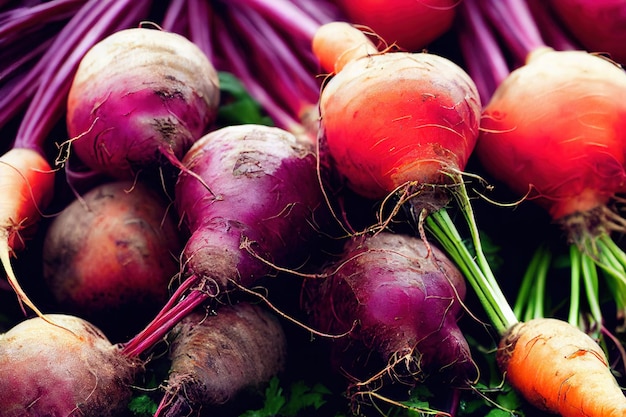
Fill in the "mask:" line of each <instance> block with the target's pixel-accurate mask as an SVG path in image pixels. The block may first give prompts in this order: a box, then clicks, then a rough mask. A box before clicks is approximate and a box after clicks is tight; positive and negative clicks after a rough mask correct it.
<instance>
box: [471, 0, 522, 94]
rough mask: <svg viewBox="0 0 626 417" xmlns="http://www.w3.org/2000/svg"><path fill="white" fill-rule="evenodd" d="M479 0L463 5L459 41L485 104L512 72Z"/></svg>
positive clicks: (472, 0)
mask: <svg viewBox="0 0 626 417" xmlns="http://www.w3.org/2000/svg"><path fill="white" fill-rule="evenodd" d="M476 1H477V0H464V1H463V2H462V3H461V4H460V5H459V16H460V18H461V19H460V24H459V44H460V46H461V53H462V54H463V58H464V61H465V64H466V67H467V70H468V73H469V74H470V76H471V77H472V79H473V80H474V83H475V84H476V87H477V88H478V92H479V93H480V98H481V102H482V103H483V106H484V105H485V104H486V103H487V102H488V101H489V99H490V98H491V95H492V94H493V92H494V91H495V89H496V88H497V87H498V86H499V85H500V83H501V82H502V81H503V80H504V79H505V78H506V77H507V76H508V75H509V73H510V72H511V71H510V68H509V64H508V62H507V61H506V58H505V57H504V54H503V53H502V50H501V48H500V46H499V45H498V42H497V40H496V39H495V37H494V34H493V32H492V29H491V28H490V27H489V25H488V24H487V22H486V20H485V17H484V15H483V14H482V13H481V11H480V9H479V8H478V4H477V3H476Z"/></svg>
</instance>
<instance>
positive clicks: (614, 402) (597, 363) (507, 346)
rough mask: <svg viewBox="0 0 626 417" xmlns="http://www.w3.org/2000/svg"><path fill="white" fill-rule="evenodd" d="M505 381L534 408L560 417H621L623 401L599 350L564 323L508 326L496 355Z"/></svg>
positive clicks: (625, 405)
mask: <svg viewBox="0 0 626 417" xmlns="http://www.w3.org/2000/svg"><path fill="white" fill-rule="evenodd" d="M497 360H498V364H499V365H500V368H501V369H502V371H503V372H504V373H505V375H506V377H507V379H508V381H509V382H510V383H511V385H512V386H513V387H515V388H516V389H517V390H518V391H519V392H520V393H521V394H522V395H523V396H524V397H525V398H526V400H527V401H529V402H530V403H531V404H533V405H534V406H536V407H538V408H540V409H542V410H545V411H549V412H552V413H558V414H560V415H561V416H562V417H594V416H597V417H611V416H614V417H617V416H620V417H623V416H625V415H626V397H625V396H624V394H623V393H622V390H621V389H620V387H619V386H618V384H617V382H616V380H615V378H614V377H613V375H612V374H611V369H610V367H609V364H608V361H607V359H606V357H605V355H604V352H603V351H602V349H601V348H600V346H599V345H598V344H597V343H596V342H595V341H594V340H593V339H592V338H591V337H589V336H588V335H587V334H586V333H584V332H582V331H581V330H580V329H579V328H578V327H575V326H573V325H571V324H569V323H567V322H565V321H562V320H557V319H552V318H538V319H533V320H529V321H526V322H521V323H518V324H516V325H514V326H512V327H511V328H510V329H509V330H508V332H507V333H506V334H505V335H504V337H503V338H502V339H501V342H500V346H499V349H498V353H497Z"/></svg>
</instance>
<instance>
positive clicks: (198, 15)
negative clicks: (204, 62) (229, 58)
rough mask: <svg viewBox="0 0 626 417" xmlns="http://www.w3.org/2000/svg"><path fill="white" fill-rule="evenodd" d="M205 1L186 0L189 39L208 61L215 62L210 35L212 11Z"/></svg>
mask: <svg viewBox="0 0 626 417" xmlns="http://www.w3.org/2000/svg"><path fill="white" fill-rule="evenodd" d="M209 3H210V2H208V1H206V0H187V12H188V13H189V18H188V20H189V39H190V40H191V41H192V42H193V43H195V44H196V45H198V47H199V48H200V49H201V50H202V52H204V53H205V54H206V56H207V57H208V58H209V61H211V62H214V61H215V51H214V46H213V39H212V38H213V36H212V35H211V28H212V26H213V25H212V24H211V21H212V20H213V19H212V14H213V13H212V10H211V5H210V4H209Z"/></svg>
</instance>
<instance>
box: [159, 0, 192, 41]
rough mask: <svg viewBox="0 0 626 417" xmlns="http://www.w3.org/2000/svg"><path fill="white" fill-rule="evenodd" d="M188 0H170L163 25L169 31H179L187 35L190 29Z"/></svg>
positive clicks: (180, 33)
mask: <svg viewBox="0 0 626 417" xmlns="http://www.w3.org/2000/svg"><path fill="white" fill-rule="evenodd" d="M186 5H187V1H186V0H170V2H169V5H168V6H167V9H166V10H165V16H163V22H162V23H161V27H162V28H163V30H166V31H168V32H174V33H178V34H179V35H183V36H186V35H187V29H188V23H189V22H188V21H187V15H186V13H185V11H186Z"/></svg>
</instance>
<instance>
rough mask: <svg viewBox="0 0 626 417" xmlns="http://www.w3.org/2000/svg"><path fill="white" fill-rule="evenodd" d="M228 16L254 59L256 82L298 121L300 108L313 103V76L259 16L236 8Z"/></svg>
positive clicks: (316, 86) (316, 95) (314, 90)
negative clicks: (256, 63)
mask: <svg viewBox="0 0 626 417" xmlns="http://www.w3.org/2000/svg"><path fill="white" fill-rule="evenodd" d="M231 15H232V17H233V21H234V23H235V25H236V26H237V28H238V29H239V30H238V33H239V34H240V37H241V38H244V37H245V40H247V42H248V44H249V46H250V50H252V51H254V55H255V56H257V59H255V61H256V62H258V73H257V74H258V75H257V78H259V79H261V80H262V81H264V82H265V83H267V84H268V86H269V90H270V91H269V92H270V93H273V94H274V96H275V97H276V98H277V100H278V101H279V102H282V103H284V104H285V105H286V110H288V111H289V112H290V113H291V115H292V116H293V117H295V118H298V116H299V114H300V113H301V111H302V109H303V107H306V106H309V105H312V104H314V103H316V102H317V97H318V95H319V85H318V84H317V83H316V82H315V74H314V73H313V72H312V71H311V70H309V69H307V68H305V67H304V65H303V64H302V63H301V62H299V61H298V59H297V58H296V57H295V56H294V53H293V51H292V50H291V48H290V47H289V45H287V44H286V42H285V39H284V38H282V37H281V36H279V35H278V34H277V33H276V32H275V31H274V30H273V29H272V27H271V26H270V25H269V24H268V22H267V21H266V20H265V19H264V18H263V17H262V16H260V15H258V14H255V13H254V12H250V11H243V10H240V9H236V8H234V9H232V12H231Z"/></svg>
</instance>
